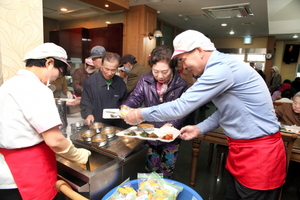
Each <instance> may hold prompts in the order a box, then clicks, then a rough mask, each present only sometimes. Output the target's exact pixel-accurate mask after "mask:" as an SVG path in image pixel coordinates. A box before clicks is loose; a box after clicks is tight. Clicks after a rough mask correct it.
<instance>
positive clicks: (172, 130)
mask: <svg viewBox="0 0 300 200" xmlns="http://www.w3.org/2000/svg"><path fill="white" fill-rule="evenodd" d="M130 131H134V132H135V133H136V136H131V135H125V134H126V133H129V132H130ZM152 132H154V133H155V134H156V135H157V136H158V138H149V137H142V136H140V134H141V133H142V131H138V127H137V126H132V127H130V128H128V129H125V130H124V131H121V132H119V133H117V134H116V135H117V136H124V137H130V138H138V139H141V140H151V141H156V140H159V141H162V142H172V141H174V140H175V139H176V138H177V137H178V135H179V134H180V131H179V130H178V129H176V128H173V127H162V128H154V130H153V131H148V133H152ZM166 134H172V135H173V139H172V140H165V139H162V137H163V136H164V135H166Z"/></svg>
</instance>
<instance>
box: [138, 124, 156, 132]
mask: <svg viewBox="0 0 300 200" xmlns="http://www.w3.org/2000/svg"><path fill="white" fill-rule="evenodd" d="M137 127H138V131H146V132H150V131H153V130H154V125H153V124H139V125H137Z"/></svg>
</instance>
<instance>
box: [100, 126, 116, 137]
mask: <svg viewBox="0 0 300 200" xmlns="http://www.w3.org/2000/svg"><path fill="white" fill-rule="evenodd" d="M101 134H102V135H107V138H112V137H114V136H115V134H116V128H115V127H112V126H106V127H104V128H103V129H102V131H101Z"/></svg>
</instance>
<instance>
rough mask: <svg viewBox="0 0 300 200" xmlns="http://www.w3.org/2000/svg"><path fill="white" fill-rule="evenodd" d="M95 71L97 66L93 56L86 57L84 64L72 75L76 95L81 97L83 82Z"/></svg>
mask: <svg viewBox="0 0 300 200" xmlns="http://www.w3.org/2000/svg"><path fill="white" fill-rule="evenodd" d="M94 73H95V66H94V63H93V60H92V58H86V59H85V62H84V65H83V66H82V67H81V68H78V69H76V70H75V71H74V73H73V75H72V80H73V84H72V85H73V88H74V95H75V96H76V97H81V93H82V90H83V83H84V81H85V79H87V78H88V77H89V76H90V75H92V74H94Z"/></svg>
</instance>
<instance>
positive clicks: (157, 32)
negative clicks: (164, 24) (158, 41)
mask: <svg viewBox="0 0 300 200" xmlns="http://www.w3.org/2000/svg"><path fill="white" fill-rule="evenodd" d="M162 36H163V34H162V32H161V31H160V30H158V29H154V30H153V32H152V33H151V32H150V33H149V34H148V38H149V40H152V39H153V38H154V37H162Z"/></svg>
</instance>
